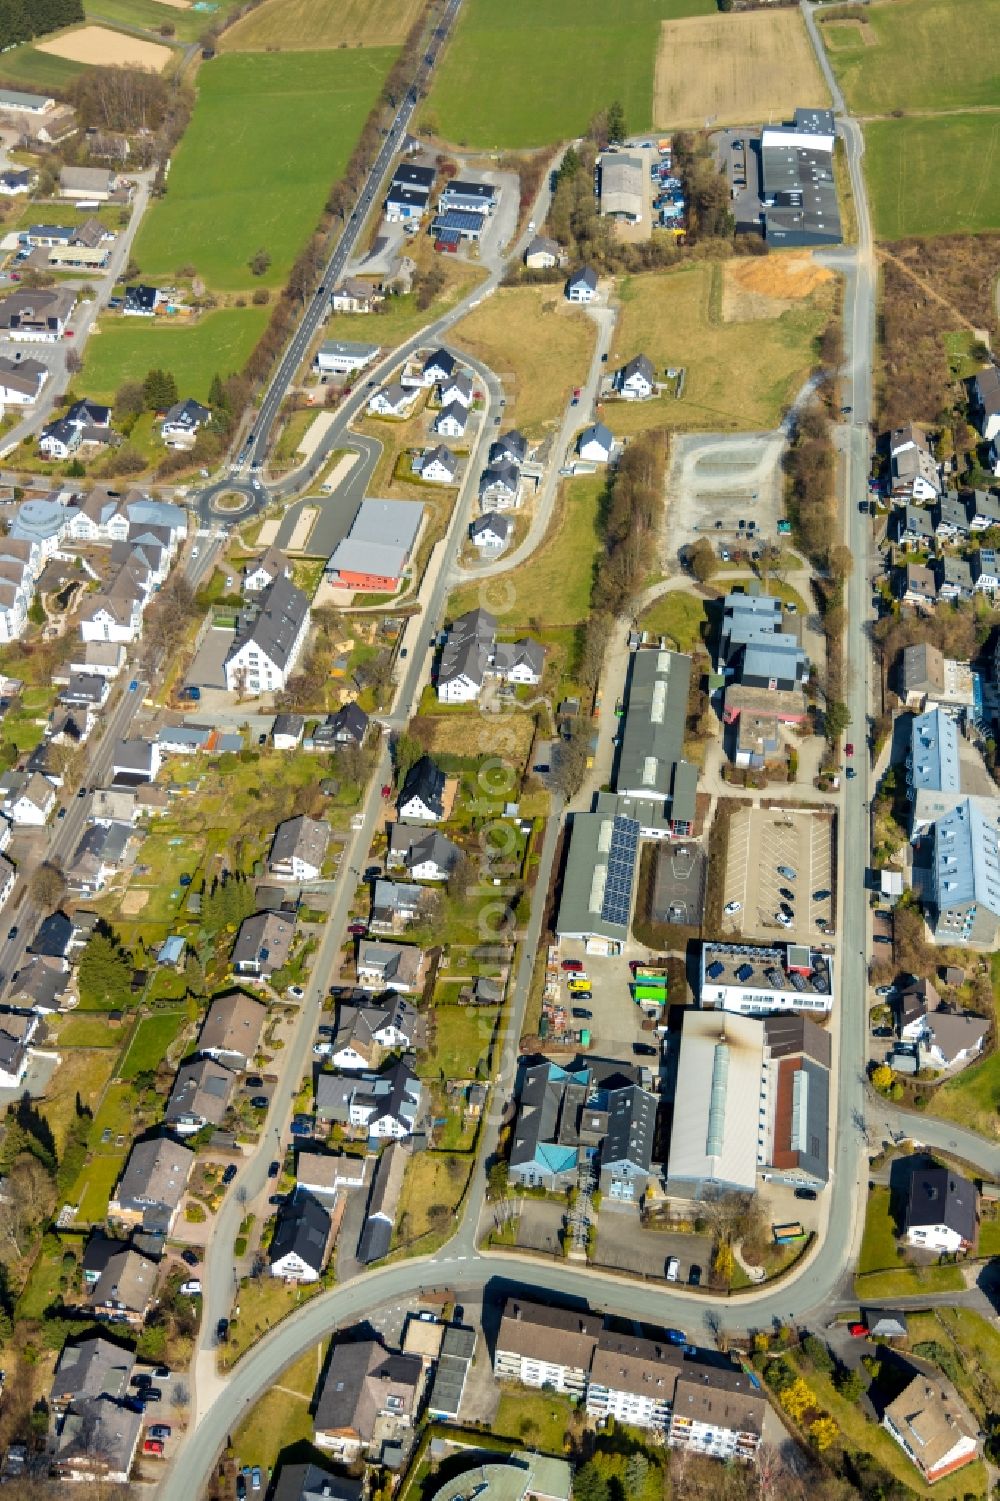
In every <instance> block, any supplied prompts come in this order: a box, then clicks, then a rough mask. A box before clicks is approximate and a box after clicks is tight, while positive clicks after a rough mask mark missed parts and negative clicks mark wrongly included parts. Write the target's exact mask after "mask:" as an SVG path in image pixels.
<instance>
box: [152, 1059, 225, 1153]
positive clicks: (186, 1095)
mask: <svg viewBox="0 0 1000 1501" xmlns="http://www.w3.org/2000/svg"><path fill="white" fill-rule="evenodd" d="M235 1088H236V1075H235V1074H234V1073H233V1072H232V1070H231V1069H228V1068H226V1067H224V1066H223V1064H221V1063H217V1062H216V1060H215V1059H214V1058H191V1059H189V1060H188V1062H187V1063H182V1064H181V1066H180V1068H179V1069H178V1070H177V1075H176V1078H175V1079H174V1087H173V1089H172V1090H171V1092H170V1098H169V1100H168V1101H167V1108H166V1110H165V1111H164V1115H163V1119H164V1121H165V1122H166V1124H167V1125H168V1126H169V1127H170V1129H171V1130H172V1131H175V1132H176V1133H177V1135H178V1136H193V1135H194V1134H195V1133H196V1132H197V1131H201V1130H203V1129H204V1127H205V1126H221V1124H222V1122H223V1121H224V1120H225V1118H226V1112H227V1110H228V1109H229V1104H230V1101H231V1100H232V1097H233V1090H234V1089H235Z"/></svg>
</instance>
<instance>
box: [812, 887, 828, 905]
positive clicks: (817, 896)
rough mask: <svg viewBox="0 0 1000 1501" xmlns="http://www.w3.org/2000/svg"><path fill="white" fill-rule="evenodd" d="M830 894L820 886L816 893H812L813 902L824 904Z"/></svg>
mask: <svg viewBox="0 0 1000 1501" xmlns="http://www.w3.org/2000/svg"><path fill="white" fill-rule="evenodd" d="M830 894H831V893H830V891H829V890H828V888H827V887H826V886H821V887H820V888H819V890H818V891H814V892H813V901H814V902H825V901H826V900H827V898H828V897H829V896H830Z"/></svg>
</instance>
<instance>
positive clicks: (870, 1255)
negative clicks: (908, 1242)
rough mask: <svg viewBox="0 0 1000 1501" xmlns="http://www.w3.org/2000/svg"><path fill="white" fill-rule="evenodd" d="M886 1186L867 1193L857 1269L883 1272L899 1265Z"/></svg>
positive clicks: (860, 1271) (861, 1271)
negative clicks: (863, 1228)
mask: <svg viewBox="0 0 1000 1501" xmlns="http://www.w3.org/2000/svg"><path fill="white" fill-rule="evenodd" d="M889 1202H890V1195H889V1190H888V1188H873V1189H871V1191H870V1192H869V1194H868V1207H867V1209H866V1211H865V1233H864V1235H863V1236H862V1239H861V1253H860V1255H859V1256H858V1271H859V1273H864V1272H883V1271H886V1270H887V1269H888V1268H889V1267H896V1266H898V1265H899V1262H900V1257H899V1252H898V1248H897V1244H896V1238H895V1235H894V1226H893V1223H892V1218H891V1216H890V1214H889Z"/></svg>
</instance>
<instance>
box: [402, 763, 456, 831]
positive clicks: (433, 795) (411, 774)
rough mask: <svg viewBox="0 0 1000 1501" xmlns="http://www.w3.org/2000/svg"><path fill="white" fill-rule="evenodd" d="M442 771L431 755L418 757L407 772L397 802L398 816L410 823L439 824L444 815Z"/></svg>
mask: <svg viewBox="0 0 1000 1501" xmlns="http://www.w3.org/2000/svg"><path fill="white" fill-rule="evenodd" d="M445 782H446V778H445V774H444V772H443V771H442V770H441V768H440V767H439V766H436V765H435V764H434V762H433V761H432V760H431V758H430V756H421V757H420V760H419V761H416V762H415V763H414V764H413V766H411V767H410V769H409V771H408V772H407V773H406V777H405V779H404V781H403V787H402V791H401V792H400V794H399V799H398V801H397V803H396V811H397V813H398V814H399V817H400V818H405V819H408V820H409V821H410V822H411V823H415V822H421V823H440V822H441V820H442V819H443V818H444V816H445V808H444V791H445Z"/></svg>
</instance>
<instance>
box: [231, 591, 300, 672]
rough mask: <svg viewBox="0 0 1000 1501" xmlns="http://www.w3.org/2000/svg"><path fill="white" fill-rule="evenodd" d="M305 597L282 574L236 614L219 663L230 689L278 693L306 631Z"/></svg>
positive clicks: (293, 663) (295, 658) (296, 656)
mask: <svg viewBox="0 0 1000 1501" xmlns="http://www.w3.org/2000/svg"><path fill="white" fill-rule="evenodd" d="M309 620H310V615H309V601H308V600H307V598H306V596H305V595H304V594H303V593H302V590H301V589H298V588H296V586H295V585H294V584H293V583H292V582H291V580H290V579H288V578H285V577H284V576H283V575H282V576H279V577H278V578H276V579H275V580H274V581H273V582H272V583H271V584H270V585H268V587H267V588H266V589H265V590H264V591H263V592H262V594H261V595H260V597H259V599H258V600H256V601H254V602H253V603H251V604H249V605H248V606H247V608H246V609H245V610H244V611H243V613H242V615H241V616H240V621H239V624H238V625H237V628H236V636H235V638H234V640H233V644H232V646H231V647H230V649H229V652H228V654H227V656H226V659H225V662H224V664H223V670H224V672H225V678H226V687H227V689H228V690H229V692H230V693H241V694H243V693H246V694H250V695H252V696H256V695H258V694H261V693H280V692H281V691H282V689H284V688H285V686H286V685H287V683H288V679H289V677H290V676H291V674H292V672H293V670H294V668H295V665H296V663H297V662H298V659H299V656H300V655H301V652H302V648H303V646H304V645H305V640H306V637H307V636H308V634H309Z"/></svg>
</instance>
